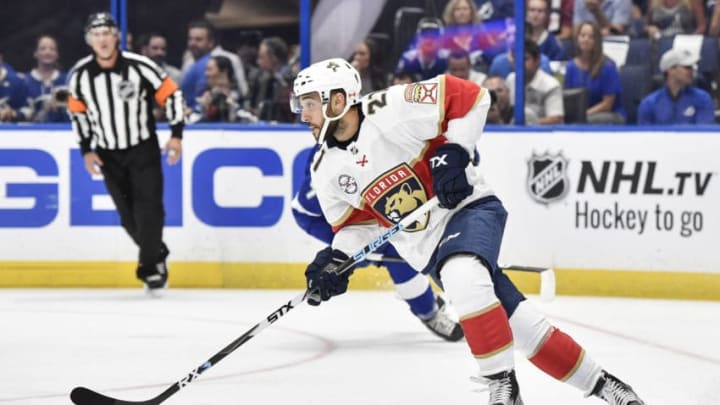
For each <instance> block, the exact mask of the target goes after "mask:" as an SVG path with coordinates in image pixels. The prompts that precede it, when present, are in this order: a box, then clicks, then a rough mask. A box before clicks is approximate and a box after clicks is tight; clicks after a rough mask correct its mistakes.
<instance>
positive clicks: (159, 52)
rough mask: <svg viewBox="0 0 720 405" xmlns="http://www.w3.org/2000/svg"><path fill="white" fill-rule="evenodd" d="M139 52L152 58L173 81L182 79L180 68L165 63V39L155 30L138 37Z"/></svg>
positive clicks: (177, 81) (178, 81) (176, 81)
mask: <svg viewBox="0 0 720 405" xmlns="http://www.w3.org/2000/svg"><path fill="white" fill-rule="evenodd" d="M138 41H139V45H140V46H139V48H140V54H141V55H144V56H147V57H148V58H150V59H152V60H153V62H155V63H157V65H158V66H160V68H161V69H163V70H164V71H165V73H167V75H168V76H170V78H171V79H173V81H174V82H175V83H180V82H181V81H182V72H181V71H180V69H178V68H176V67H175V66H172V65H171V64H169V63H167V41H166V40H165V37H164V36H163V35H162V34H160V33H157V32H151V33H149V34H144V35H141V36H140V38H139V39H138Z"/></svg>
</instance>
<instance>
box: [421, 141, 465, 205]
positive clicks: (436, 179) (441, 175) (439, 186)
mask: <svg viewBox="0 0 720 405" xmlns="http://www.w3.org/2000/svg"><path fill="white" fill-rule="evenodd" d="M468 163H470V156H469V155H468V153H467V151H466V150H465V149H464V148H463V147H462V146H460V145H458V144H456V143H446V144H444V145H440V146H439V147H438V148H437V150H436V151H435V154H434V155H433V157H431V158H430V171H431V172H432V176H433V192H434V193H435V195H436V196H437V197H438V200H440V206H441V207H443V208H447V209H453V208H455V207H456V206H457V205H458V204H459V203H460V201H462V200H463V199H465V197H467V196H469V195H470V194H472V192H473V186H471V185H470V184H469V183H468V180H467V176H466V175H465V168H466V167H467V165H468Z"/></svg>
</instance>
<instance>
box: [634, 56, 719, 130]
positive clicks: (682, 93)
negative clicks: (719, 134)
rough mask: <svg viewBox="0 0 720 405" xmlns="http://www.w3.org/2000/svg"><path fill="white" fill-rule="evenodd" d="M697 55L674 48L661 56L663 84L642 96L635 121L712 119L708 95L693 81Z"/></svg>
mask: <svg viewBox="0 0 720 405" xmlns="http://www.w3.org/2000/svg"><path fill="white" fill-rule="evenodd" d="M697 61H698V58H697V56H696V55H693V54H692V53H690V52H688V51H687V50H683V49H678V48H673V49H670V50H668V51H667V52H665V53H664V54H663V56H662V58H660V70H661V71H662V72H663V74H664V75H665V85H664V86H663V87H662V88H660V89H659V90H657V91H655V92H653V93H651V94H650V95H648V96H647V97H645V98H644V99H643V100H642V102H641V103H640V108H639V109H638V124H665V125H672V124H712V123H714V122H715V113H714V110H713V102H712V99H711V98H710V95H709V94H708V93H707V92H705V91H704V90H701V89H699V88H697V87H695V86H693V85H692V83H693V66H694V65H695V63H697Z"/></svg>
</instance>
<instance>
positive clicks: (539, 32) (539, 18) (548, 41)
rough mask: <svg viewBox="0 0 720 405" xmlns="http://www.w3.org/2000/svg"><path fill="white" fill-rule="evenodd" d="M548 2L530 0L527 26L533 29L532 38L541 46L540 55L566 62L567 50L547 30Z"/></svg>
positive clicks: (544, 0)
mask: <svg viewBox="0 0 720 405" xmlns="http://www.w3.org/2000/svg"><path fill="white" fill-rule="evenodd" d="M547 24H548V2H547V0H529V1H528V3H527V25H529V26H531V27H532V33H531V34H530V38H531V39H532V40H533V41H535V43H537V44H538V46H540V53H541V54H543V55H547V57H548V58H550V60H566V59H567V57H566V56H565V50H564V49H563V47H562V45H561V44H560V41H558V39H557V38H556V37H555V35H553V34H551V33H550V32H549V31H548V30H547Z"/></svg>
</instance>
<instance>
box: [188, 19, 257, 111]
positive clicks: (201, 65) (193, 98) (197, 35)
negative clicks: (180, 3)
mask: <svg viewBox="0 0 720 405" xmlns="http://www.w3.org/2000/svg"><path fill="white" fill-rule="evenodd" d="M187 47H188V50H189V51H190V54H191V56H192V58H191V61H186V64H189V67H188V68H187V70H186V67H185V66H184V67H183V80H182V84H181V85H180V87H181V89H182V92H183V95H184V96H185V100H186V101H187V105H188V106H189V107H190V108H194V107H196V105H197V98H198V97H200V96H201V95H202V94H203V93H204V92H205V87H206V85H207V83H205V68H206V66H207V63H208V61H209V60H210V57H211V56H224V57H226V58H228V59H229V60H230V62H231V63H232V66H233V71H234V74H235V78H236V81H237V90H238V94H240V97H241V98H244V97H246V96H247V94H248V85H247V81H246V80H245V70H244V69H243V66H242V62H241V61H240V58H239V57H238V56H237V55H235V54H234V53H232V52H228V51H226V50H224V49H223V48H222V47H221V46H220V45H219V44H218V43H217V39H216V32H215V29H214V28H213V26H212V25H211V24H210V23H209V22H207V21H204V20H199V21H193V22H191V23H190V25H189V27H188V43H187Z"/></svg>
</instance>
